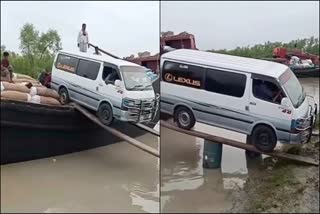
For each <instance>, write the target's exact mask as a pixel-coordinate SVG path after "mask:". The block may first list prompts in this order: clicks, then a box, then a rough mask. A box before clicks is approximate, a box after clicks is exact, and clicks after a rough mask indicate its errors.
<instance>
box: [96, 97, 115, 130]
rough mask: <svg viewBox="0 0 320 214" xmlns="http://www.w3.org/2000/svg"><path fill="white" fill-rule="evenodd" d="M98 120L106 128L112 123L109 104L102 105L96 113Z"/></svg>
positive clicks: (111, 112)
mask: <svg viewBox="0 0 320 214" xmlns="http://www.w3.org/2000/svg"><path fill="white" fill-rule="evenodd" d="M97 115H98V118H99V120H100V121H101V122H102V123H103V124H104V125H106V126H109V125H110V124H111V123H112V121H113V111H112V108H111V106H110V105H109V103H102V104H101V105H100V106H99V109H98V112H97Z"/></svg>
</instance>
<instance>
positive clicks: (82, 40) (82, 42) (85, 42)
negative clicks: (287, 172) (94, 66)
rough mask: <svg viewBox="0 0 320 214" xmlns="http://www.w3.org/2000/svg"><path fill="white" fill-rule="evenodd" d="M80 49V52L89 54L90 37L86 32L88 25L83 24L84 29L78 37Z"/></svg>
mask: <svg viewBox="0 0 320 214" xmlns="http://www.w3.org/2000/svg"><path fill="white" fill-rule="evenodd" d="M78 48H79V50H80V52H87V50H88V48H89V37H88V32H87V31H86V24H82V29H81V31H80V32H79V35H78Z"/></svg>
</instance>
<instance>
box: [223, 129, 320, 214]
mask: <svg viewBox="0 0 320 214" xmlns="http://www.w3.org/2000/svg"><path fill="white" fill-rule="evenodd" d="M317 131H319V130H317ZM283 150H285V151H287V152H288V153H294V154H301V155H304V156H308V157H313V158H314V159H315V160H317V161H319V136H314V137H312V139H311V142H310V143H308V144H305V145H303V146H294V147H292V146H291V147H283ZM231 197H232V198H233V205H232V208H231V209H230V210H227V212H232V213H239V212H246V213H255V212H260V213H279V212H285V213H319V167H316V166H307V165H301V164H297V163H293V162H290V161H285V160H280V159H276V158H271V157H267V158H265V159H263V161H262V164H261V165H260V166H259V167H258V169H257V170H255V172H254V173H253V174H251V175H250V177H249V179H248V180H247V182H246V184H245V186H244V187H243V188H242V189H239V191H233V193H231Z"/></svg>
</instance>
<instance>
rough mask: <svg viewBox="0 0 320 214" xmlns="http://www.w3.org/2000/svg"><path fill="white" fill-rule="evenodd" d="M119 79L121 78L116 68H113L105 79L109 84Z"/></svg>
mask: <svg viewBox="0 0 320 214" xmlns="http://www.w3.org/2000/svg"><path fill="white" fill-rule="evenodd" d="M117 79H119V77H118V74H117V72H116V71H115V70H114V69H112V72H111V73H109V74H108V75H107V77H106V78H105V80H104V81H105V82H106V83H108V84H114V82H115V81H116V80H117Z"/></svg>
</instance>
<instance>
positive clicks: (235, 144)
mask: <svg viewBox="0 0 320 214" xmlns="http://www.w3.org/2000/svg"><path fill="white" fill-rule="evenodd" d="M160 125H161V126H163V127H165V128H168V129H172V130H174V131H177V132H181V133H185V134H188V135H191V136H195V137H199V138H203V139H205V140H208V141H211V142H215V143H221V144H226V145H229V146H233V147H236V148H239V149H245V150H248V151H252V152H258V153H261V154H265V155H269V156H273V157H278V158H283V159H287V160H292V161H296V162H299V163H304V164H311V165H315V166H318V165H319V162H317V161H315V160H314V159H312V158H310V157H303V156H299V155H293V154H288V153H284V152H280V151H273V152H272V153H267V152H262V151H260V150H258V149H256V148H255V147H254V146H253V145H249V144H245V143H241V142H238V141H234V140H230V139H226V138H222V137H218V136H214V135H210V134H207V133H203V132H199V131H195V130H185V129H181V128H179V127H177V126H175V125H174V124H172V123H169V122H166V121H163V120H161V122H160Z"/></svg>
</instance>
